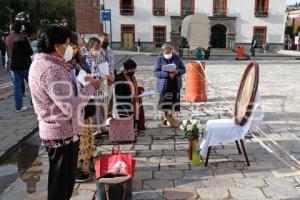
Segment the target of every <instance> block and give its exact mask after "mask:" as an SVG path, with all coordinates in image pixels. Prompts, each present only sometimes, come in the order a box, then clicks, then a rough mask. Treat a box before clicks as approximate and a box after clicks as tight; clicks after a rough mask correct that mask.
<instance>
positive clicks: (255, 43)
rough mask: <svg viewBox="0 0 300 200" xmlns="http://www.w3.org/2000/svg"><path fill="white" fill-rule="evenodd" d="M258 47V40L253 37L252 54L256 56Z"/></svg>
mask: <svg viewBox="0 0 300 200" xmlns="http://www.w3.org/2000/svg"><path fill="white" fill-rule="evenodd" d="M256 47H257V41H256V38H255V37H253V39H252V42H251V48H250V51H251V54H252V56H255V48H256Z"/></svg>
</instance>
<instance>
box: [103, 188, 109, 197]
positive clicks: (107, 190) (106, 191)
mask: <svg viewBox="0 0 300 200" xmlns="http://www.w3.org/2000/svg"><path fill="white" fill-rule="evenodd" d="M104 190H105V194H106V200H109V194H108V192H109V185H104Z"/></svg>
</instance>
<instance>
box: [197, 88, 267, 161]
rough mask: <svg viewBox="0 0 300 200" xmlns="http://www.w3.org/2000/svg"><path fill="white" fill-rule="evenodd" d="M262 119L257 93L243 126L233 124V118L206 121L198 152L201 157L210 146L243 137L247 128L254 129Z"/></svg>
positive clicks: (203, 156)
mask: <svg viewBox="0 0 300 200" xmlns="http://www.w3.org/2000/svg"><path fill="white" fill-rule="evenodd" d="M262 120H263V113H262V109H261V99H260V95H259V94H258V93H257V96H256V98H255V102H254V105H253V110H252V113H251V116H250V117H249V119H248V121H247V123H246V124H245V125H244V126H239V125H237V124H235V123H234V119H217V120H209V121H208V122H207V123H206V129H207V131H206V134H205V136H204V139H203V141H202V142H201V144H200V148H201V151H200V154H201V156H202V158H205V157H206V154H207V150H208V148H209V147H210V146H216V145H219V144H224V143H228V142H234V141H235V140H240V139H243V138H244V137H245V135H246V134H247V132H248V131H249V130H254V129H256V127H257V126H259V125H260V124H262V123H263V121H262Z"/></svg>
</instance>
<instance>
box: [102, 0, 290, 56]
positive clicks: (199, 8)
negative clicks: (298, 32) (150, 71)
mask: <svg viewBox="0 0 300 200" xmlns="http://www.w3.org/2000/svg"><path fill="white" fill-rule="evenodd" d="M100 4H101V5H102V7H105V9H110V10H111V20H112V21H111V24H112V28H111V30H112V33H111V34H112V46H113V48H114V49H134V47H135V44H136V42H137V41H138V39H140V41H141V44H142V48H143V49H144V50H153V49H155V48H159V47H160V46H161V44H162V43H164V42H173V43H175V44H177V45H180V44H181V41H182V39H181V38H180V28H181V25H182V20H183V19H184V17H185V16H188V15H191V14H195V13H204V14H206V15H207V16H208V17H209V20H210V24H211V38H210V43H211V46H212V47H213V48H235V47H236V46H237V45H244V46H247V47H249V44H250V43H251V41H252V38H253V37H254V36H255V37H256V38H257V41H258V44H259V45H260V46H261V45H263V43H264V42H268V43H269V44H270V46H271V49H273V50H275V49H281V48H282V46H283V42H284V27H285V21H286V17H285V10H286V0H105V1H104V2H103V0H100ZM199 31H201V30H199ZM106 32H109V30H106Z"/></svg>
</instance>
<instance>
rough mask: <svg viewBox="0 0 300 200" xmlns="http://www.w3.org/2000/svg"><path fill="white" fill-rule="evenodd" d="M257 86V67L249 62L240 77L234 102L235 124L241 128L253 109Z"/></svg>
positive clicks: (254, 63) (252, 62)
mask: <svg viewBox="0 0 300 200" xmlns="http://www.w3.org/2000/svg"><path fill="white" fill-rule="evenodd" d="M258 84H259V66H258V64H257V63H256V62H254V61H251V62H250V63H249V64H248V66H247V68H246V70H245V72H244V75H243V77H242V80H241V82H240V86H239V89H238V93H237V97H236V102H235V112H234V114H235V118H234V120H235V123H236V124H237V125H240V126H243V125H245V124H246V123H247V121H248V119H249V117H250V115H251V113H252V108H253V103H254V101H255V97H256V93H257V89H258Z"/></svg>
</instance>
